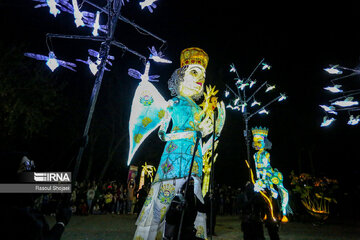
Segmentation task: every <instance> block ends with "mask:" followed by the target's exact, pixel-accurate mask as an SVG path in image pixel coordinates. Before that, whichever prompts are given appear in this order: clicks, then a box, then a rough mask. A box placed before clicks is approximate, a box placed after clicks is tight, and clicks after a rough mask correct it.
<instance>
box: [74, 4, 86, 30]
mask: <svg viewBox="0 0 360 240" xmlns="http://www.w3.org/2000/svg"><path fill="white" fill-rule="evenodd" d="M72 4H73V8H74V17H75V24H76V27H80V26H81V27H83V26H85V23H84V22H83V20H82V18H83V14H82V12H80V10H79V6H78V3H77V0H72Z"/></svg>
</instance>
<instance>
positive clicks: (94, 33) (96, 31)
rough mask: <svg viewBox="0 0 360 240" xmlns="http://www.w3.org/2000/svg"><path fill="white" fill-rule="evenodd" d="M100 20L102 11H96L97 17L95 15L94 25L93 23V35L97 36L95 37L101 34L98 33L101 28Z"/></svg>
mask: <svg viewBox="0 0 360 240" xmlns="http://www.w3.org/2000/svg"><path fill="white" fill-rule="evenodd" d="M99 21H100V12H99V11H97V12H96V17H95V22H94V25H93V27H94V30H93V32H92V34H93V36H95V37H96V36H98V35H99V33H98V30H99V28H100V24H99Z"/></svg>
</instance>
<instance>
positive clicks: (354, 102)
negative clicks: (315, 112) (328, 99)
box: [331, 97, 359, 107]
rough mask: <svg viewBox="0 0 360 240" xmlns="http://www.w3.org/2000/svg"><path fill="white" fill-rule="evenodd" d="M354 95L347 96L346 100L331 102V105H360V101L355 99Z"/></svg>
mask: <svg viewBox="0 0 360 240" xmlns="http://www.w3.org/2000/svg"><path fill="white" fill-rule="evenodd" d="M353 99H354V98H353V97H347V98H345V100H342V101H336V102H334V103H331V105H337V106H340V107H351V106H355V105H359V102H358V101H353Z"/></svg>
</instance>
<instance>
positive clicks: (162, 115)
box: [158, 110, 165, 119]
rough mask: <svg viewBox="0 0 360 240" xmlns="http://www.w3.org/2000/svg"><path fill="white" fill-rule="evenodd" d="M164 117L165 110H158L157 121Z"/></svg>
mask: <svg viewBox="0 0 360 240" xmlns="http://www.w3.org/2000/svg"><path fill="white" fill-rule="evenodd" d="M164 116H165V110H160V111H159V112H158V117H159V119H162V118H163V117H164Z"/></svg>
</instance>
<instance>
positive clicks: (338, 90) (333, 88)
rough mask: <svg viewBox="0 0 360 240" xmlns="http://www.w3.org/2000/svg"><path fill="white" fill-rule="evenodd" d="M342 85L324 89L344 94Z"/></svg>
mask: <svg viewBox="0 0 360 240" xmlns="http://www.w3.org/2000/svg"><path fill="white" fill-rule="evenodd" d="M341 86H342V85H334V86H333V87H324V89H325V90H328V91H330V92H332V93H339V92H343V90H341V89H339V88H340V87H341Z"/></svg>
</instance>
